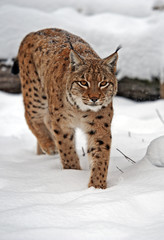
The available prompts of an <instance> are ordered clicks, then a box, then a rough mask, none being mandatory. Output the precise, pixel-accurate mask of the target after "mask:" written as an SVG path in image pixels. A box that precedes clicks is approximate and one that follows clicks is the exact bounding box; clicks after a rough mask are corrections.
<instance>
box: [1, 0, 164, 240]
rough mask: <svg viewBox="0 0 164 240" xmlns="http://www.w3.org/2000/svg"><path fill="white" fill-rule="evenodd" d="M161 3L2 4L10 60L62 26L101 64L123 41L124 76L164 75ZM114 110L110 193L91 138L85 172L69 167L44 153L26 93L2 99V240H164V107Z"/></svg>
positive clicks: (62, 0)
mask: <svg viewBox="0 0 164 240" xmlns="http://www.w3.org/2000/svg"><path fill="white" fill-rule="evenodd" d="M156 5H158V6H159V5H161V6H162V5H164V1H163V0H144V1H143V0H124V1H122V0H89V1H88V0H78V1H77V0H46V1H43V0H35V1H34V0H28V1H25V0H1V1H0V58H12V57H15V56H16V54H17V50H18V47H19V44H20V41H21V40H22V38H23V37H24V36H25V35H26V34H27V33H29V32H31V31H36V30H38V29H42V28H47V27H58V28H63V29H66V30H68V31H70V32H72V33H75V34H77V35H80V36H81V37H83V38H84V39H86V40H87V41H88V42H89V43H90V44H91V45H92V46H93V48H94V49H95V50H96V51H97V53H99V55H100V56H101V57H105V56H108V55H109V54H110V53H111V52H112V51H114V50H115V49H116V47H117V46H118V45H119V44H122V45H123V48H122V49H121V50H120V52H119V63H118V69H119V70H120V72H119V76H118V77H119V78H121V77H123V76H126V75H127V76H129V77H137V78H143V79H144V78H147V79H151V78H152V76H160V75H163V74H164V43H163V39H164V31H163V26H164V12H163V11H153V10H152V9H153V7H154V6H156ZM114 109H115V115H114V119H113V123H112V132H113V144H112V152H111V161H110V167H109V174H108V188H107V189H106V190H98V189H94V188H90V189H88V188H87V184H88V180H89V173H90V171H89V165H88V161H87V156H83V152H82V147H84V149H86V146H85V144H86V143H85V138H84V136H83V133H81V132H80V131H79V130H78V132H77V149H78V154H79V156H80V161H81V166H82V169H83V170H81V171H77V170H63V169H62V167H61V163H60V160H59V155H56V156H47V155H44V156H37V155H36V154H35V152H36V140H35V138H34V136H33V135H32V133H31V132H30V130H29V129H28V127H27V125H26V122H25V119H24V113H23V112H24V110H23V104H22V96H21V95H17V96H16V95H9V94H5V93H2V92H0V240H22V239H23V240H56V239H57V240H58V239H60V240H66V239H67V240H77V239H78V240H93V239H94V240H109V239H110V240H138V239H139V240H163V239H164V204H163V203H164V167H163V166H164V151H163V146H164V123H163V122H162V120H163V119H164V100H158V101H155V102H145V103H135V102H132V101H130V100H126V99H122V98H119V97H116V98H115V100H114ZM160 116H161V118H160ZM85 151H86V150H85ZM121 152H122V153H123V154H125V155H126V156H128V157H129V158H130V159H132V160H133V161H135V162H136V163H132V161H130V160H129V159H126V158H125V157H124V156H123V155H122V153H121Z"/></svg>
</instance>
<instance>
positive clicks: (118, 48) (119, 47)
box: [115, 45, 122, 53]
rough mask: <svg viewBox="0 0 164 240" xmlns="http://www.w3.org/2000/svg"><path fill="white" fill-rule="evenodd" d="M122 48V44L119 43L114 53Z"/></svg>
mask: <svg viewBox="0 0 164 240" xmlns="http://www.w3.org/2000/svg"><path fill="white" fill-rule="evenodd" d="M121 48H122V46H121V45H119V46H118V47H117V49H116V51H115V53H117V52H118V51H119V50H120V49H121Z"/></svg>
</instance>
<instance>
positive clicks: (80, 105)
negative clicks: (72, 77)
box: [76, 98, 102, 112]
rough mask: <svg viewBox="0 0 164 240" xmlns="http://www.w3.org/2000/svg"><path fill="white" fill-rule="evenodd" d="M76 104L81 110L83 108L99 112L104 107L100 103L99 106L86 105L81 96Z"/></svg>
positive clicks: (83, 109)
mask: <svg viewBox="0 0 164 240" xmlns="http://www.w3.org/2000/svg"><path fill="white" fill-rule="evenodd" d="M76 104H77V105H78V106H79V108H80V110H82V111H87V110H91V111H94V112H97V111H99V110H100V109H101V108H102V106H100V105H99V106H89V105H86V104H84V103H83V101H82V99H81V98H76Z"/></svg>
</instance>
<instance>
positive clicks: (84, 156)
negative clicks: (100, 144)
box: [82, 147, 85, 157]
mask: <svg viewBox="0 0 164 240" xmlns="http://www.w3.org/2000/svg"><path fill="white" fill-rule="evenodd" d="M82 152H83V157H85V151H84V148H83V147H82Z"/></svg>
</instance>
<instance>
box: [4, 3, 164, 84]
mask: <svg viewBox="0 0 164 240" xmlns="http://www.w3.org/2000/svg"><path fill="white" fill-rule="evenodd" d="M157 4H158V5H159V6H160V5H162V4H164V1H162V0H161V1H156V0H147V1H143V0H137V1H136V0H124V1H121V0H115V1H112V0H103V2H102V1H100V0H90V1H87V0H79V1H76V0H69V1H66V0H55V1H52V0H47V1H39V0H37V1H31V0H29V1H25V0H22V1H21V0H1V1H0V19H1V21H0V58H13V57H16V55H17V52H18V48H19V44H20V42H21V41H22V39H23V38H24V36H25V35H26V34H28V33H29V32H32V31H36V30H38V29H43V28H50V27H57V28H63V29H66V30H68V31H70V32H72V33H74V34H77V35H79V36H81V37H82V38H84V39H85V40H86V41H88V42H89V43H90V44H91V46H92V47H93V48H94V49H95V50H96V51H97V53H98V54H99V55H100V56H101V57H107V56H108V55H109V54H111V53H112V52H114V51H115V49H116V48H117V46H118V45H120V44H121V45H122V46H123V48H122V49H121V51H120V52H119V63H118V70H119V75H118V78H119V79H121V78H122V77H124V76H128V77H132V78H135V77H137V78H140V79H149V80H151V79H152V78H153V77H154V76H155V77H160V76H163V72H164V66H163V60H164V57H163V56H164V44H163V39H164V31H163V26H164V12H163V11H153V10H152V9H153V7H154V6H156V5H157Z"/></svg>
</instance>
